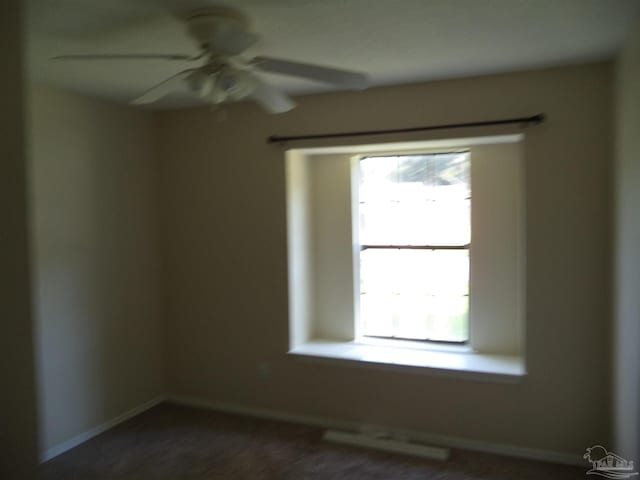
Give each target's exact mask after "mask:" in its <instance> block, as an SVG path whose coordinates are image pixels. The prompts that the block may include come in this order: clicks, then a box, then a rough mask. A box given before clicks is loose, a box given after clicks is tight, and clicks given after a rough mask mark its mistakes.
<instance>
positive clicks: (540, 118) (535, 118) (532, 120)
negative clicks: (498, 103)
mask: <svg viewBox="0 0 640 480" xmlns="http://www.w3.org/2000/svg"><path fill="white" fill-rule="evenodd" d="M544 120H545V116H544V114H542V113H539V114H537V115H532V116H531V117H520V118H507V119H504V120H487V121H484V122H468V123H451V124H448V125H431V126H428V127H410V128H396V129H391V130H365V131H360V132H343V133H318V134H314V135H292V136H288V137H281V136H279V135H271V136H270V137H269V138H268V139H267V143H284V142H290V141H296V140H317V139H322V138H342V137H363V136H367V135H388V134H391V133H410V132H426V131H429V130H449V129H453V128H471V127H487V126H491V125H508V124H513V123H522V124H524V125H529V124H533V125H538V124H540V123H542V122H544Z"/></svg>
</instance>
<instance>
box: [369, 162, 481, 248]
mask: <svg viewBox="0 0 640 480" xmlns="http://www.w3.org/2000/svg"><path fill="white" fill-rule="evenodd" d="M360 174H361V175H360V190H359V203H360V205H359V211H360V242H361V243H362V244H364V245H388V244H394V245H464V244H467V243H469V241H470V238H471V232H470V221H469V216H470V182H469V154H468V153H454V154H434V155H412V156H402V157H370V158H365V159H363V160H361V162H360Z"/></svg>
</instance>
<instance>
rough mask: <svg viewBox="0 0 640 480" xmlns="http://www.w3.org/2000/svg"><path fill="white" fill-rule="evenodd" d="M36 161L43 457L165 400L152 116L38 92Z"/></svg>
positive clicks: (33, 103)
mask: <svg viewBox="0 0 640 480" xmlns="http://www.w3.org/2000/svg"><path fill="white" fill-rule="evenodd" d="M30 117H31V118H30V126H31V132H30V157H31V182H32V215H33V232H34V241H33V249H34V250H33V253H34V277H35V280H36V282H35V291H36V305H35V310H36V312H35V313H36V317H37V321H36V327H37V328H36V335H37V343H38V351H37V357H38V368H39V397H40V398H39V404H40V433H41V447H42V449H43V450H45V451H46V450H47V449H50V448H52V447H54V446H56V445H58V444H60V443H61V442H63V441H66V440H69V439H70V438H73V437H74V436H76V435H78V434H81V433H84V432H85V431H87V430H89V429H91V428H93V427H95V426H97V425H99V424H101V423H103V422H105V421H107V420H110V419H112V418H113V417H115V416H117V415H119V414H121V413H123V412H125V411H127V410H129V409H131V408H133V407H136V406H138V405H140V404H141V403H143V402H146V401H149V400H151V399H153V398H154V397H155V396H157V395H159V394H160V393H162V392H163V388H164V385H163V383H162V368H163V365H162V362H161V360H162V359H161V347H162V345H161V336H160V321H159V315H158V301H159V298H158V281H159V278H158V268H157V258H156V257H157V249H156V238H157V237H156V218H155V216H156V209H155V167H154V155H153V149H152V146H153V141H154V139H153V124H152V118H151V116H150V114H148V113H143V112H139V111H135V110H132V109H129V108H126V107H120V106H114V105H111V104H108V103H103V102H100V101H97V100H90V99H87V98H84V97H81V96H78V95H74V94H69V93H64V92H62V91H58V90H54V89H50V88H42V87H36V88H34V89H33V90H32V92H31V98H30Z"/></svg>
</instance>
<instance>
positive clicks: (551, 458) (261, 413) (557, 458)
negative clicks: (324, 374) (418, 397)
mask: <svg viewBox="0 0 640 480" xmlns="http://www.w3.org/2000/svg"><path fill="white" fill-rule="evenodd" d="M166 400H167V401H168V402H171V403H175V404H177V405H184V406H189V407H198V408H206V409H209V410H215V411H219V412H225V413H236V414H240V415H247V416H251V417H260V418H265V419H269V420H280V421H284V422H290V423H298V424H303V425H310V426H314V427H322V428H325V429H335V430H343V431H352V432H359V431H363V430H366V429H370V428H372V426H371V425H362V424H358V423H355V422H345V421H338V420H332V419H328V418H321V417H315V416H312V415H300V414H292V413H285V412H281V411H276V410H268V409H262V408H252V407H246V406H241V405H233V404H227V403H217V402H211V401H208V400H204V399H202V398H196V397H189V396H183V395H167V397H166ZM375 428H378V429H380V430H386V431H389V432H391V433H393V434H396V435H400V436H403V437H407V438H411V439H412V440H415V441H417V442H420V443H423V444H430V445H437V446H440V447H448V448H460V449H464V450H473V451H477V452H485V453H493V454H496V455H505V456H509V457H518V458H526V459H529V460H539V461H543V462H552V463H561V464H565V465H577V466H584V467H585V468H587V467H588V466H589V465H588V464H586V463H585V461H584V459H583V458H582V455H580V454H571V453H562V452H555V451H552V450H539V449H535V448H528V447H519V446H514V445H504V444H499V443H490V442H483V441H479V440H470V439H465V438H460V437H451V436H447V435H437V434H429V433H424V432H418V431H407V430H398V429H388V428H385V427H375Z"/></svg>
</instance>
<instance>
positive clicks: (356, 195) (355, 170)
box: [351, 148, 473, 347]
mask: <svg viewBox="0 0 640 480" xmlns="http://www.w3.org/2000/svg"><path fill="white" fill-rule="evenodd" d="M464 153H466V154H468V155H469V176H471V162H472V157H471V149H470V148H463V149H453V148H443V149H433V150H426V149H418V150H399V151H398V150H390V151H388V152H376V153H375V154H372V153H366V154H359V155H356V156H355V157H354V158H353V159H352V162H351V177H352V180H351V186H352V187H351V188H352V196H353V201H352V221H353V234H354V238H356V239H357V244H358V247H359V248H358V249H357V252H356V250H355V249H354V259H353V264H354V275H355V276H356V281H355V282H354V285H355V288H354V305H355V307H356V312H355V318H356V322H357V325H356V329H355V330H356V332H358V335H356V339H358V340H360V341H365V342H366V341H367V340H368V339H378V340H383V341H389V342H401V344H405V345H406V344H410V343H416V342H417V343H418V344H424V345H431V346H438V345H451V346H461V347H462V346H468V345H470V336H471V315H470V314H469V310H467V312H468V313H467V321H466V323H467V335H466V339H465V340H460V341H457V340H437V339H431V338H424V339H422V338H404V337H397V336H382V335H367V334H365V333H364V320H363V319H362V318H361V315H360V298H361V295H362V291H361V288H360V277H359V275H360V271H361V270H360V253H361V252H362V251H364V250H367V249H378V250H432V251H435V250H467V251H468V252H469V272H468V277H469V280H470V275H471V272H470V265H471V239H469V243H466V244H462V245H460V244H458V245H453V244H442V245H426V244H425V245H414V244H388V245H381V244H363V243H360V241H359V233H360V228H359V218H360V204H361V201H360V175H361V170H360V162H362V161H363V160H366V159H370V158H376V157H409V156H420V155H424V156H429V155H443V154H464ZM469 189H471V178H469ZM469 200H470V205H471V204H472V202H473V200H472V195H471V194H470V196H469ZM471 208H472V207H471ZM469 227H471V212H469ZM470 296H471V295H470V291H469V293H467V295H466V297H467V308H468V309H469V307H470V304H471V301H470Z"/></svg>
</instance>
